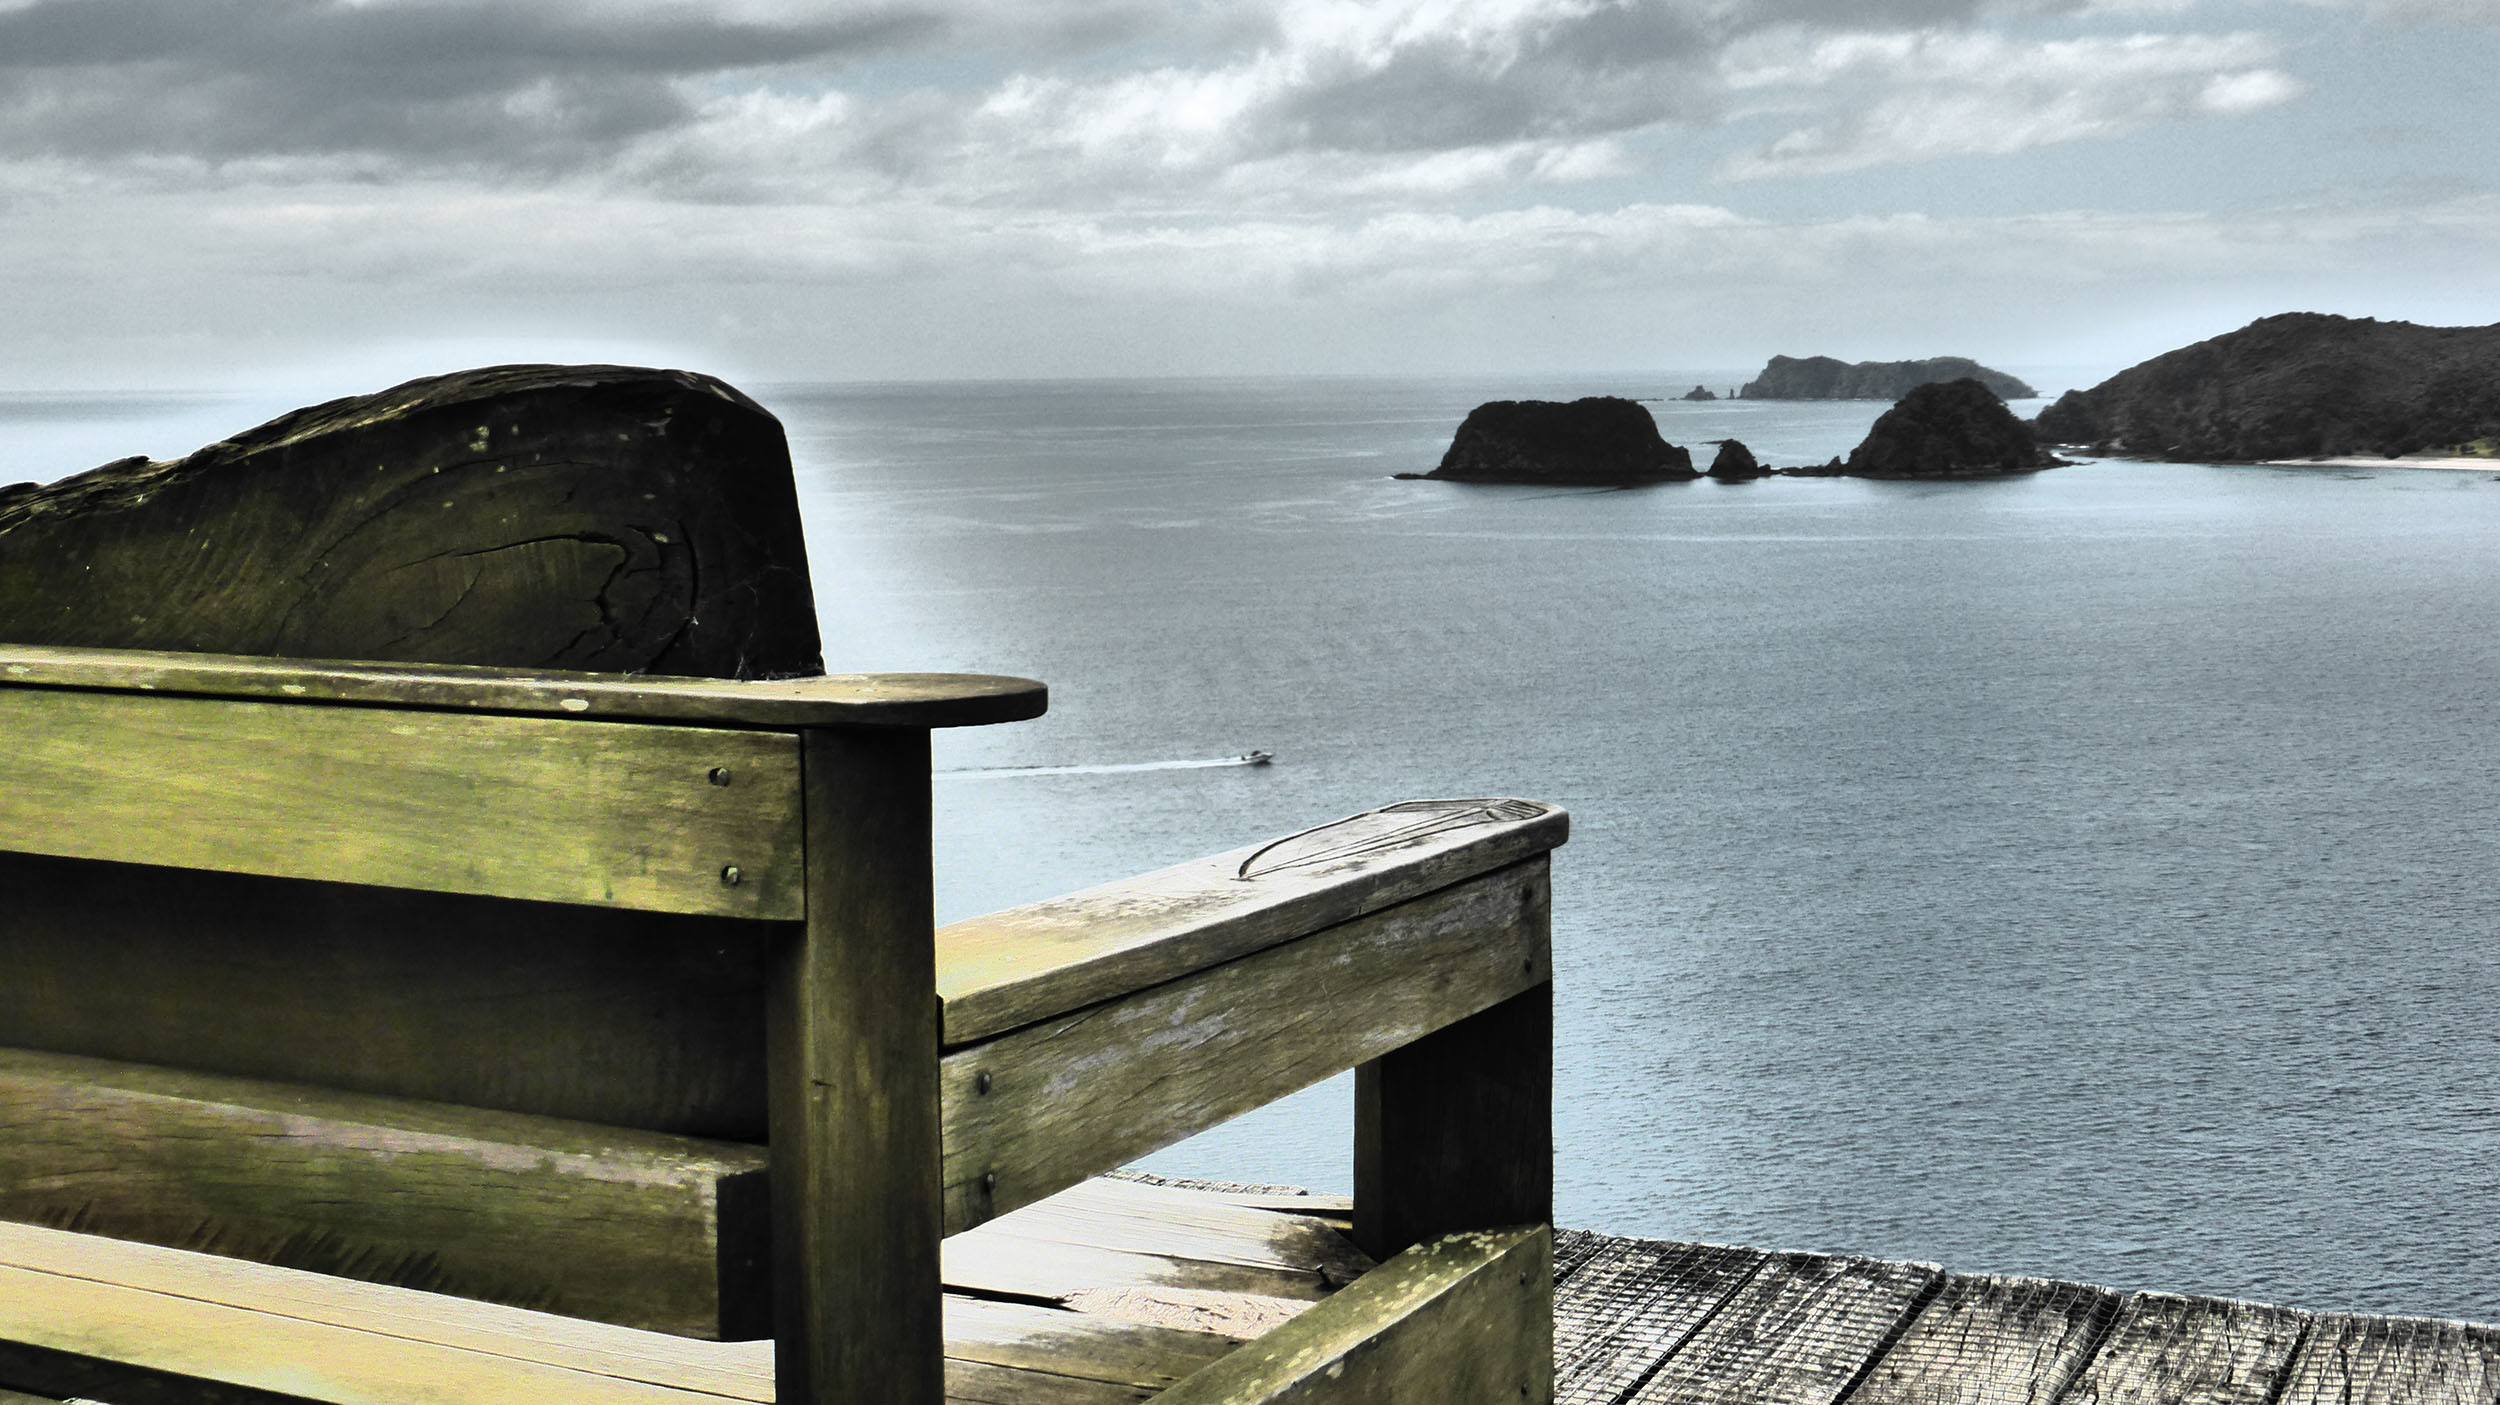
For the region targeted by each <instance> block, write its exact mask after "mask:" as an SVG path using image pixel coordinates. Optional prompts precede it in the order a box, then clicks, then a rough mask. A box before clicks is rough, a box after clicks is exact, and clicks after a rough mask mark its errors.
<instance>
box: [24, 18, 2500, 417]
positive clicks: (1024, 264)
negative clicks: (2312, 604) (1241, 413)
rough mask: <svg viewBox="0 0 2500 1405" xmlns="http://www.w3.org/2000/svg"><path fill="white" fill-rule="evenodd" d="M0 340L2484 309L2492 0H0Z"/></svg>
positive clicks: (1218, 347)
mask: <svg viewBox="0 0 2500 1405" xmlns="http://www.w3.org/2000/svg"><path fill="white" fill-rule="evenodd" d="M0 299H4V301H0V311H4V312H5V317H4V318H0V324H4V325H5V327H6V336H5V338H0V384H5V385H7V386H11V387H15V388H53V387H82V386H83V387H96V386H165V387H187V386H219V385H286V384H291V383H296V382H304V383H311V382H313V381H321V382H325V383H355V382H358V381H359V380H374V379H387V378H391V377H395V376H397V375H400V374H407V373H414V372H416V371H421V370H426V369H439V368H443V367H446V366H449V365H455V364H463V363H470V362H479V361H490V360H509V359H576V360H587V359H608V360H626V361H647V362H665V363H669V364H677V365H686V366H693V367H696V368H700V369H707V370H713V371H717V372H721V373H723V374H727V375H730V376H731V377H732V378H735V379H744V380H748V381H767V380H788V379H812V378H844V379H848V378H886V377H893V378H904V377H951V376H1057V375H1126V374H1162V373H1189V374H1194V373H1231V372H1251V373H1265V372H1298V371H1324V372H1357V373H1360V372H1375V371H1384V372H1385V371H1400V370H1407V369H1417V370H1462V371H1479V370H1480V371H1494V372H1508V371H1517V372H1541V371H1549V370H1560V369H1589V370H1604V369H1626V370H1640V369H1648V368H1664V367H1719V366H1725V367H1740V366H1744V365H1749V364H1754V363H1758V362H1759V361H1760V360H1761V359H1762V358H1763V357H1765V356H1767V355H1769V354H1771V353H1773V352H1789V353H1792V354H1801V355H1802V354H1808V353H1815V352H1826V353H1831V354H1836V355H1843V356H1849V357H1885V358H1890V357H1901V356H1912V355H1934V354H1943V353H1960V354H1968V355H1974V356H1978V357H1980V358H1982V359H1984V360H1989V361H1993V362H1997V363H2000V364H2014V365H2018V366H2021V365H2030V366H2040V365H2082V366H2108V367H2114V366H2117V365H2123V364H2126V363H2129V362H2132V361H2135V360H2138V359H2141V358H2142V357H2144V356H2147V355H2151V354H2153V353H2155V352H2158V351H2161V350H2164V349H2167V348H2168V347H2171V346H2174V345H2178V344H2180V343H2183V342H2186V341H2190V340H2194V339H2196V338H2199V337H2202V336H2207V335H2211V334H2213V333H2216V332H2220V331H2224V330H2228V329H2230V328H2231V327H2235V326H2238V325H2240V324H2242V323H2244V322H2246V321H2248V320H2250V319H2251V318H2253V317H2256V316H2260V315H2263V314H2265V313H2269V312H2277V311H2284V310H2290V309H2294V308H2315V309H2322V310H2328V311H2338V312H2348V313H2354V314H2374V315H2378V316H2385V317H2402V318H2408V319H2412V320H2417V321H2435V322H2449V323H2459V322H2478V323H2482V322H2493V321H2500V0H1660V2H1658V3H1611V2H1610V0H1393V2H1392V3H1344V2H1338V3H1332V2H1329V0H1273V2H1270V0H1234V2H1233V3H1223V4H1199V3H1184V2H1181V0H1167V2H1166V3H1130V2H1129V0H892V3H869V4H798V3H794V0H739V2H738V3H726V2H724V3H711V4H685V5H676V4H660V3H635V2H634V0H527V2H526V3H522V0H0Z"/></svg>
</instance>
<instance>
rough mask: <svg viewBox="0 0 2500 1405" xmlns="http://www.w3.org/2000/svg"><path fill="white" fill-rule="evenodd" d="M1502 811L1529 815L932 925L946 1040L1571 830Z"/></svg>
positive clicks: (1178, 967)
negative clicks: (1249, 870)
mask: <svg viewBox="0 0 2500 1405" xmlns="http://www.w3.org/2000/svg"><path fill="white" fill-rule="evenodd" d="M1510 803H1511V804H1514V805H1516V806H1519V807H1521V808H1522V809H1533V810H1534V811H1535V812H1536V813H1535V814H1534V815H1533V817H1531V818H1527V819H1519V820H1488V821H1486V822H1483V823H1472V824H1469V825H1466V826H1465V827H1461V828H1452V829H1443V830H1422V831H1419V832H1417V833H1415V834H1414V835H1413V836H1412V837H1411V838H1408V839H1405V840H1403V841H1400V842H1397V843H1394V844H1392V845H1390V846H1389V847H1386V848H1361V849H1358V850H1357V851H1354V852H1348V853H1344V854H1342V855H1340V856H1338V857H1335V858H1332V859H1328V860H1325V861H1322V862H1316V863H1308V864H1302V865H1298V866H1294V867H1289V868H1283V869H1279V870H1277V871H1275V872H1272V873H1268V874H1266V875H1264V876H1262V877H1258V878H1253V879H1246V880H1245V879H1243V878H1241V877H1239V876H1238V875H1239V872H1240V870H1241V868H1242V865H1243V864H1244V862H1246V861H1248V860H1250V859H1251V858H1253V857H1254V856H1257V855H1259V854H1260V853H1262V852H1263V851H1266V850H1269V849H1271V848H1272V847H1273V845H1269V844H1261V845H1253V846H1251V847H1249V848H1244V849H1237V850H1234V851H1232V852H1230V853H1224V854H1217V855H1214V856H1212V857H1210V858H1204V859H1197V860H1193V861H1191V862H1189V863H1185V864H1180V865H1177V866H1175V867H1172V868H1167V869H1164V870H1162V871H1160V872H1156V873H1149V874H1145V875H1143V876H1141V877H1137V878H1132V879H1126V880H1123V881H1121V882H1117V883H1108V884H1104V885H1102V886H1101V887H1097V888H1088V889H1086V890H1085V891H1083V892H1080V893H1072V894H1069V895H1068V896H1066V897H1061V898H1053V899H1051V900H1049V901H1047V902H1040V903H1034V904H1031V905H1029V906H1026V907H1019V908H1011V909H1009V910H1008V911H1005V912H999V913H992V914H991V915H989V916H987V917H976V918H973V919H972V920H970V921H968V922H958V923H955V924H954V925H952V926H949V927H946V928H943V929H941V930H940V931H939V932H938V994H939V996H940V997H941V998H942V999H943V1000H944V1001H945V1004H946V1042H947V1043H948V1044H949V1045H950V1046H951V1045H961V1044H966V1043H970V1042H972V1041H974V1040H978V1039H983V1038H987V1037H989V1036H991V1035H995V1034H998V1033H1001V1032H1004V1031H1006V1030H1010V1029H1014V1028H1018V1027H1020V1026H1023V1025H1027V1024H1031V1023H1033V1022H1035V1021H1037V1020H1042V1019H1047V1018H1050V1017H1051V1016H1054V1015H1060V1014H1064V1013H1066V1012H1067V1011H1069V1010H1073V1009H1076V1008H1078V1007H1079V1006H1083V1005H1089V1004H1092V1003H1094V1002H1096V1001H1099V1000H1106V999H1110V998H1112V997H1114V996H1118V995H1125V994H1127V993H1129V992H1130V991H1133V990H1142V989H1144V988H1145V987H1147V986H1149V985H1154V984H1157V983H1159V982H1162V981H1168V980H1172V979H1175V978H1177V977H1180V976H1184V975H1187V974H1189V973H1190V972H1193V971H1198V970H1203V969H1205V968H1206V967H1209V966H1213V965H1216V964H1218V963H1220V962H1224V961H1229V960H1232V959H1234V958H1236V957H1240V956H1245V955H1248V954H1249V953H1251V952H1254V951H1259V950H1262V949H1264V948H1266V947H1270V946H1274V945H1276V944H1278V943H1280V942H1286V941H1292V940H1294V939H1296V938H1299V937H1302V936H1306V935H1308V934H1309V933H1311V932H1315V931H1318V930H1320V929H1322V928H1324V927H1330V926H1334V925H1336V924H1337V923H1340V922H1346V921H1350V920H1352V919H1354V918H1356V917H1360V916H1363V915H1365V914H1367V913H1371V912H1377V911H1380V910H1381V909H1383V908H1388V907H1392V906H1395V905H1396V904H1398V903H1401V902H1404V901H1405V900H1407V899H1408V898H1412V897H1416V896H1418V895H1420V894H1423V893H1428V892H1431V891H1433V890H1435V889H1438V888H1444V887H1447V886H1449V885H1451V884H1453V883H1458V882H1461V881H1463V880H1466V879H1469V878H1473V877H1476V876H1477V875H1479V874H1484V873H1489V872H1492V871H1494V870H1496V869H1501V868H1506V867H1509V866H1510V865H1512V864H1515V863H1518V862H1520V861H1522V860H1524V859H1527V858H1530V857H1532V856H1534V855H1537V854H1542V853H1544V852H1545V851H1547V850H1549V849H1551V848H1553V847H1554V846H1556V845H1558V844H1560V843H1562V842H1563V840H1564V838H1565V837H1566V836H1567V835H1568V834H1569V831H1570V817H1569V816H1568V815H1566V814H1564V813H1563V812H1562V811H1561V810H1559V809H1555V808H1553V807H1552V806H1546V805H1537V804H1535V803H1534V802H1531V801H1515V802H1510ZM1356 818H1358V819H1360V818H1361V817H1359V816H1358V817H1356ZM1341 823H1343V822H1341ZM1331 828H1332V827H1331V826H1322V827H1321V829H1320V830H1318V831H1314V834H1316V835H1325V834H1326V833H1328V831H1329V830H1330V829H1331Z"/></svg>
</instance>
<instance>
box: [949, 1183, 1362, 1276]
mask: <svg viewBox="0 0 2500 1405" xmlns="http://www.w3.org/2000/svg"><path fill="white" fill-rule="evenodd" d="M1309 1198H1310V1199H1312V1200H1314V1201H1317V1202H1318V1203H1319V1205H1320V1207H1321V1208H1320V1209H1319V1210H1318V1212H1316V1213H1302V1212H1298V1211H1295V1210H1293V1209H1291V1208H1276V1209H1271V1208H1269V1206H1268V1204H1266V1203H1264V1202H1259V1201H1251V1200H1244V1199H1240V1198H1236V1197H1234V1196H1230V1195H1226V1194H1223V1193H1221V1192H1210V1191H1203V1190H1197V1189H1184V1188H1181V1187H1177V1186H1167V1185H1156V1184H1151V1183H1148V1182H1141V1181H1136V1180H1131V1179H1128V1178H1126V1177H1123V1176H1105V1177H1102V1178H1100V1179H1097V1180H1090V1181H1085V1182H1083V1183H1081V1184H1079V1185H1075V1186H1072V1187H1070V1188H1068V1189H1066V1190H1063V1191H1061V1192H1059V1193H1058V1194H1056V1195H1053V1196H1051V1197H1050V1198H1048V1199H1046V1200H1043V1201H1040V1202H1038V1203H1036V1204H1033V1205H1028V1206H1026V1207H1024V1208H1023V1209H1021V1210H1017V1211H1015V1212H1013V1213H1011V1214H1007V1215H1002V1216H1000V1217H999V1218H997V1219H995V1220H992V1221H990V1222H989V1223H988V1224H987V1225H985V1226H984V1227H983V1230H987V1229H992V1228H995V1229H998V1230H1002V1231H1005V1232H1008V1233H1012V1234H1017V1235H1022V1236H1025V1237H1028V1238H1035V1239H1049V1240H1055V1241H1058V1242H1061V1243H1068V1244H1086V1245H1093V1246H1097V1247H1102V1248H1113V1249H1129V1250H1134V1251H1137V1252H1140V1253H1163V1254H1172V1255H1176V1256H1179V1257H1182V1258H1188V1259H1196V1260H1203V1261H1205V1262H1208V1263H1232V1264H1244V1265H1249V1266H1252V1267H1260V1268H1275V1269H1283V1270H1287V1271H1290V1272H1293V1273H1297V1274H1307V1275H1311V1276H1314V1277H1316V1278H1317V1279H1319V1280H1320V1281H1322V1282H1324V1283H1325V1284H1326V1285H1328V1286H1331V1287H1335V1286H1340V1285H1343V1284H1346V1283H1350V1282H1352V1281H1353V1280H1354V1279H1356V1278H1358V1277H1360V1276H1362V1275H1363V1274H1364V1273H1366V1272H1368V1271H1369V1270H1370V1269H1371V1268H1372V1267H1373V1266H1374V1265H1373V1261H1372V1260H1371V1258H1370V1257H1369V1256H1367V1255H1365V1254H1364V1253H1363V1251H1362V1250H1360V1249H1358V1248H1356V1247H1355V1246H1354V1243H1353V1241H1352V1240H1350V1239H1348V1238H1347V1237H1346V1236H1345V1235H1344V1234H1343V1233H1342V1232H1341V1231H1339V1230H1338V1229H1337V1228H1336V1226H1335V1225H1334V1224H1333V1223H1331V1222H1330V1220H1329V1219H1328V1218H1327V1216H1329V1215H1330V1214H1331V1213H1333V1210H1332V1208H1331V1207H1332V1206H1333V1204H1334V1203H1335V1201H1336V1199H1337V1198H1336V1197H1332V1196H1313V1197H1309ZM981 1232H983V1231H974V1233H975V1234H978V1233H981Z"/></svg>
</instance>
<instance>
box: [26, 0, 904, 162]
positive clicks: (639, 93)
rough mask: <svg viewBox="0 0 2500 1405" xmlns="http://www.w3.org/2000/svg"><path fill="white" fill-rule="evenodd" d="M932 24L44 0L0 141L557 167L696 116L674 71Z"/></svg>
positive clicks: (851, 45)
mask: <svg viewBox="0 0 2500 1405" xmlns="http://www.w3.org/2000/svg"><path fill="white" fill-rule="evenodd" d="M938 24H939V21H938V19H937V17H935V16H934V15H933V14H931V13H929V12H927V11H914V10H905V9H876V10H868V11H860V12H854V13H852V14H850V15H847V16H845V17H843V18H840V19H833V20H823V19H815V20H799V21H784V22H761V21H737V20H728V19H710V18H697V17H693V16H691V15H690V14H688V13H687V12H685V11H682V10H679V11H656V10H618V9H616V8H615V7H613V6H611V7H606V8H599V7H594V6H590V5H584V4H579V3H573V4H554V3H532V4H528V5H514V4H493V3H486V2H485V0H452V2H451V3H425V4H367V5H351V4H342V3H336V0H37V3H35V4H32V5H28V6H25V7H23V8H19V9H13V10H7V11H0V143H4V144H5V146H6V148H7V149H8V150H9V151H10V153H11V154H14V155H19V156H24V155H28V154H44V155H57V156H72V157H80V156H84V157H117V156H175V157H193V158H199V159H204V160H209V161H229V160H236V159H245V158H252V157H268V156H281V157H283V156H303V155H327V156H349V157H355V156H381V157H408V158H417V159H420V160H424V159H446V160H462V161H470V160H481V159H483V160H487V161H490V162H492V163H495V164H516V163H517V164H535V165H544V164H547V163H550V162H560V161H563V160H567V159H573V158H578V157H580V156H582V155H584V154H586V153H589V152H595V151H598V150H600V149H602V148H605V147H607V146H609V145H611V144H613V143H615V142H618V141H621V140H623V139H626V138H628V137H631V136H634V135H636V134H640V133H644V132H649V131H653V130H657V129H660V128H662V127H665V126H668V125H670V124H673V123H676V122H680V121H683V120H685V119H686V118H687V116H688V115H689V113H690V106H689V102H688V99H687V98H686V97H685V96H684V95H683V94H682V93H681V92H680V91H679V88H678V82H679V80H683V79H689V78H701V77H704V76H707V75H713V74H719V73H724V72H729V71H734V70H741V69H756V68H762V67H767V66H779V65H786V64H791V63H801V62H810V61H815V62H822V61H826V60H831V59H837V58H842V57H847V56H851V55H858V54H864V53H869V52H873V51H876V50H879V49H882V48H886V47H889V46H892V45H895V44H898V43H902V42H905V41H908V40H910V39H913V38H918V37H922V36H925V35H927V34H929V33H930V32H932V31H933V30H934V29H935V28H936V27H937V26H938Z"/></svg>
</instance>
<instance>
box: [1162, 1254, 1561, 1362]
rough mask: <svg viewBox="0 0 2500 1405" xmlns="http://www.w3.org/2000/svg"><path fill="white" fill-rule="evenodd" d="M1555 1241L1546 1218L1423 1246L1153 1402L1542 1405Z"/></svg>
mask: <svg viewBox="0 0 2500 1405" xmlns="http://www.w3.org/2000/svg"><path fill="white" fill-rule="evenodd" d="M1552 1249H1553V1234H1552V1232H1551V1231H1550V1230H1548V1229H1547V1228H1545V1227H1544V1226H1542V1225H1539V1226H1537V1227H1535V1228H1532V1229H1512V1230H1490V1231H1468V1232H1466V1233H1462V1234H1455V1235H1451V1236H1449V1237H1448V1238H1445V1239H1439V1240H1435V1241H1434V1242H1432V1243H1430V1244H1425V1245H1419V1246H1417V1247H1415V1248H1413V1249H1409V1250H1408V1251H1406V1252H1405V1253H1403V1254H1400V1255H1399V1256H1398V1257H1397V1258H1395V1259H1392V1260H1390V1261H1389V1262H1388V1263H1386V1264H1383V1265H1381V1266H1380V1268H1378V1269H1377V1270H1375V1271H1373V1272H1372V1273H1371V1274H1369V1275H1368V1276H1366V1277H1365V1278H1364V1279H1363V1280H1362V1281H1361V1282H1359V1283H1357V1284H1355V1285H1354V1286H1353V1287H1351V1288H1348V1289H1346V1290H1345V1291H1344V1292H1342V1293H1339V1294H1338V1295H1337V1296H1336V1297H1334V1298H1332V1299H1330V1300H1329V1301H1328V1302H1326V1303H1323V1304H1321V1305H1320V1306H1318V1307H1315V1308H1312V1309H1311V1310H1310V1311H1308V1312H1305V1313H1303V1314H1302V1315H1301V1316H1299V1317H1296V1318H1294V1319H1293V1320H1292V1321H1291V1322H1289V1323H1286V1324H1285V1325H1284V1326H1282V1327H1279V1328H1277V1329H1276V1330H1275V1331H1273V1332H1270V1333H1269V1334H1267V1335H1266V1336H1264V1337H1261V1338H1260V1339H1259V1340H1257V1341H1255V1342H1251V1343H1249V1344H1248V1345H1246V1346H1244V1347H1242V1348H1241V1349H1240V1350H1239V1351H1236V1352H1234V1353H1233V1354H1232V1355H1230V1356H1227V1357H1225V1358H1224V1359H1223V1360H1222V1361H1219V1362H1217V1363H1215V1364H1214V1365H1213V1366H1210V1367H1208V1368H1207V1369H1205V1370H1203V1371H1201V1372H1199V1373H1198V1374H1196V1375H1194V1376H1192V1377H1190V1378H1189V1379H1188V1380H1186V1381H1183V1382H1182V1383H1181V1384H1180V1385H1178V1386H1176V1387H1174V1388H1173V1389H1172V1390H1171V1391H1169V1392H1168V1393H1166V1394H1165V1395H1163V1396H1162V1397H1160V1405H1217V1403H1218V1402H1221V1403H1222V1405H1289V1402H1314V1405H1316V1403H1317V1402H1345V1405H1356V1403H1357V1402H1368V1401H1406V1400H1416V1401H1423V1400H1430V1401H1434V1402H1439V1405H1519V1402H1521V1401H1527V1402H1530V1405H1546V1402H1548V1401H1551V1400H1552V1399H1553V1393H1554V1378H1553V1317H1552V1299H1551V1297H1550V1295H1549V1294H1548V1293H1547V1291H1546V1287H1545V1285H1546V1284H1547V1283H1549V1282H1551V1281H1552V1278H1553V1259H1552Z"/></svg>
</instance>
